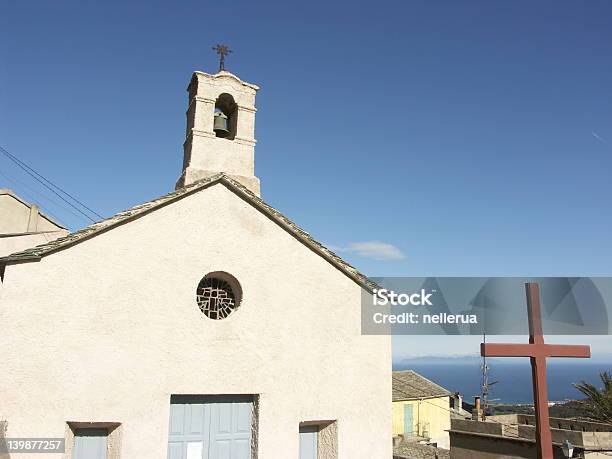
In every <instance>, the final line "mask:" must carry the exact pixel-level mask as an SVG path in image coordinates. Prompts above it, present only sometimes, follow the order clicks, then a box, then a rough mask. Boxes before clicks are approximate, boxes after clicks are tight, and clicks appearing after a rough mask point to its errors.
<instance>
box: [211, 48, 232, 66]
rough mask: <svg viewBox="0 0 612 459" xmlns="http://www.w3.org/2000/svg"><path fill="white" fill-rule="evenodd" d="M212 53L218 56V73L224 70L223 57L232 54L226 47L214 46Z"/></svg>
mask: <svg viewBox="0 0 612 459" xmlns="http://www.w3.org/2000/svg"><path fill="white" fill-rule="evenodd" d="M212 49H213V51H216V52H217V54H218V55H219V72H221V71H222V70H225V56H227V55H228V54H229V53H231V52H232V50H231V49H229V46H227V45H216V46H213V48H212Z"/></svg>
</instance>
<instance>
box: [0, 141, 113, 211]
mask: <svg viewBox="0 0 612 459" xmlns="http://www.w3.org/2000/svg"><path fill="white" fill-rule="evenodd" d="M0 152H1V153H3V154H4V155H5V156H6V157H7V158H8V159H9V160H11V161H12V162H14V163H15V164H16V165H17V166H19V167H20V168H21V169H23V170H24V171H25V172H26V173H27V174H28V175H30V176H31V177H32V178H33V179H34V180H36V181H37V182H39V183H40V184H41V185H43V186H44V187H45V188H47V189H48V190H49V191H51V192H52V193H53V194H55V195H56V196H57V197H59V198H60V199H61V200H62V201H64V202H65V203H66V204H68V205H69V206H70V207H72V208H73V209H75V210H76V211H77V212H79V213H80V214H82V215H83V216H85V217H87V218H88V219H89V220H91V221H92V222H95V220H94V219H93V218H91V216H90V215H88V214H86V213H85V212H83V211H82V210H81V209H79V208H78V207H77V206H75V205H74V204H73V203H71V202H70V201H68V200H67V199H66V198H64V196H62V195H61V194H60V193H58V192H57V191H55V190H56V189H57V190H59V191H60V192H61V193H63V194H64V195H66V196H68V197H69V198H70V199H72V200H73V201H74V202H76V203H78V204H79V205H80V206H81V207H83V208H84V209H87V210H88V211H89V212H91V213H92V214H94V215H95V216H96V217H98V218H100V219H103V218H104V217H102V215H100V214H99V213H97V212H96V211H94V210H92V209H90V208H89V207H87V206H86V205H85V204H83V203H82V202H81V201H79V200H78V199H77V198H75V197H74V196H72V195H71V194H69V193H68V192H66V191H64V190H63V189H62V188H60V187H59V186H57V185H55V184H54V183H53V182H51V181H50V180H48V179H47V178H45V177H44V176H42V175H41V174H39V173H38V172H36V171H35V170H34V169H33V168H31V167H30V166H28V165H27V164H26V163H24V162H23V161H21V160H20V159H19V158H17V157H16V156H15V155H13V154H11V153H10V152H9V151H8V150H6V149H5V148H4V147H2V146H0ZM54 188H55V189H54Z"/></svg>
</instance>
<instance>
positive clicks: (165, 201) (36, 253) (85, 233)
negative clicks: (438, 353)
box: [0, 173, 376, 291]
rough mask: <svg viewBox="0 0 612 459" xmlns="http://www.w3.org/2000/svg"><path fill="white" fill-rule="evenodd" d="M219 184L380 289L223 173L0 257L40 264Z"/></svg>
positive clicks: (358, 280) (361, 281) (357, 278)
mask: <svg viewBox="0 0 612 459" xmlns="http://www.w3.org/2000/svg"><path fill="white" fill-rule="evenodd" d="M217 184H221V185H224V186H225V187H227V188H228V189H229V190H230V191H232V192H233V193H235V194H236V195H237V196H239V197H240V198H242V199H244V200H245V201H246V202H248V203H249V204H251V205H252V206H253V207H255V208H256V209H257V210H259V211H260V212H262V213H263V214H264V215H266V216H267V217H268V218H270V220H272V221H274V222H275V223H276V224H278V225H279V226H281V227H282V228H283V229H284V230H285V231H287V232H288V233H289V234H291V235H292V236H294V237H295V238H296V239H297V240H298V241H300V242H301V243H303V244H304V245H305V246H307V247H308V248H309V249H310V250H312V251H313V252H315V253H317V254H318V255H319V256H321V257H322V258H324V259H325V260H327V261H328V262H329V263H331V264H332V265H333V266H335V267H336V268H337V269H338V270H340V271H341V272H343V273H344V274H345V275H346V276H348V277H349V278H350V279H352V280H354V281H355V282H356V283H357V284H359V285H360V286H362V287H363V288H365V289H366V290H368V291H371V290H372V289H373V288H376V284H374V283H373V282H372V281H370V280H369V279H368V278H367V277H366V276H365V275H363V274H361V273H360V272H359V271H358V270H357V269H356V268H354V267H353V266H351V265H350V264H348V263H347V262H345V261H344V260H343V259H342V258H340V257H339V256H338V255H336V254H335V253H333V252H332V251H331V250H329V249H328V248H326V247H324V246H323V245H322V244H321V243H319V242H317V241H316V240H314V239H313V238H312V237H311V236H310V235H309V234H308V233H307V232H306V231H304V230H303V229H301V228H300V227H299V226H297V225H296V224H295V223H293V222H292V221H291V220H289V219H288V218H287V217H285V216H284V215H283V214H281V213H280V212H279V211H277V210H276V209H274V208H273V207H272V206H269V205H268V204H266V203H265V202H264V201H263V200H262V199H261V198H259V197H258V196H256V195H255V194H253V193H252V192H251V191H250V190H248V189H247V188H246V187H244V186H243V185H241V184H240V183H238V182H237V181H235V180H233V179H232V178H230V177H228V176H227V175H225V174H223V173H220V174H216V175H213V176H211V177H209V178H206V179H203V180H199V181H197V182H194V183H191V184H189V185H186V186H184V187H182V188H179V189H178V190H176V191H173V192H172V193H168V194H166V195H164V196H162V197H160V198H158V199H154V200H152V201H148V202H146V203H144V204H140V205H138V206H135V207H132V208H131V209H128V210H126V211H124V212H120V213H118V214H116V215H113V216H112V217H109V218H106V219H104V220H101V221H99V222H97V223H94V224H93V225H90V226H87V227H85V228H83V229H81V230H79V231H75V232H74V233H70V234H68V235H67V236H65V237H61V238H59V239H56V240H54V241H51V242H48V243H46V244H42V245H38V246H36V247H32V248H30V249H27V250H24V251H22V252H17V253H13V254H11V255H9V256H7V257H3V258H0V264H15V263H22V262H31V261H39V260H40V259H41V258H43V257H45V256H47V255H51V254H52V253H55V252H57V251H59V250H64V249H67V248H69V247H72V246H73V245H75V244H78V243H80V242H83V241H86V240H87V239H89V238H92V237H95V236H97V235H98V234H101V233H104V232H106V231H109V230H111V229H113V228H115V227H117V226H119V225H123V224H125V223H127V222H129V221H131V220H134V219H137V218H139V217H142V216H144V215H146V214H148V213H149V212H153V211H155V210H157V209H160V208H162V207H165V206H167V205H169V204H172V203H174V202H176V201H179V200H180V199H183V198H184V197H186V196H190V195H192V194H194V193H197V192H198V191H201V190H203V189H206V188H208V187H211V186H213V185H217Z"/></svg>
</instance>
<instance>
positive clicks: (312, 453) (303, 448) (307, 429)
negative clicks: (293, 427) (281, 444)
mask: <svg viewBox="0 0 612 459" xmlns="http://www.w3.org/2000/svg"><path fill="white" fill-rule="evenodd" d="M318 431H319V429H318V427H317V426H304V427H300V459H317V432H318Z"/></svg>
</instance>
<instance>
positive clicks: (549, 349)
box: [480, 343, 591, 358]
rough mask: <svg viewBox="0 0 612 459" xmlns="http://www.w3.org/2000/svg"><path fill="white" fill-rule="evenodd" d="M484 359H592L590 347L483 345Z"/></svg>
mask: <svg viewBox="0 0 612 459" xmlns="http://www.w3.org/2000/svg"><path fill="white" fill-rule="evenodd" d="M480 355H481V356H483V357H576V358H588V357H591V348H590V346H582V345H564V344H500V343H481V344H480Z"/></svg>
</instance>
